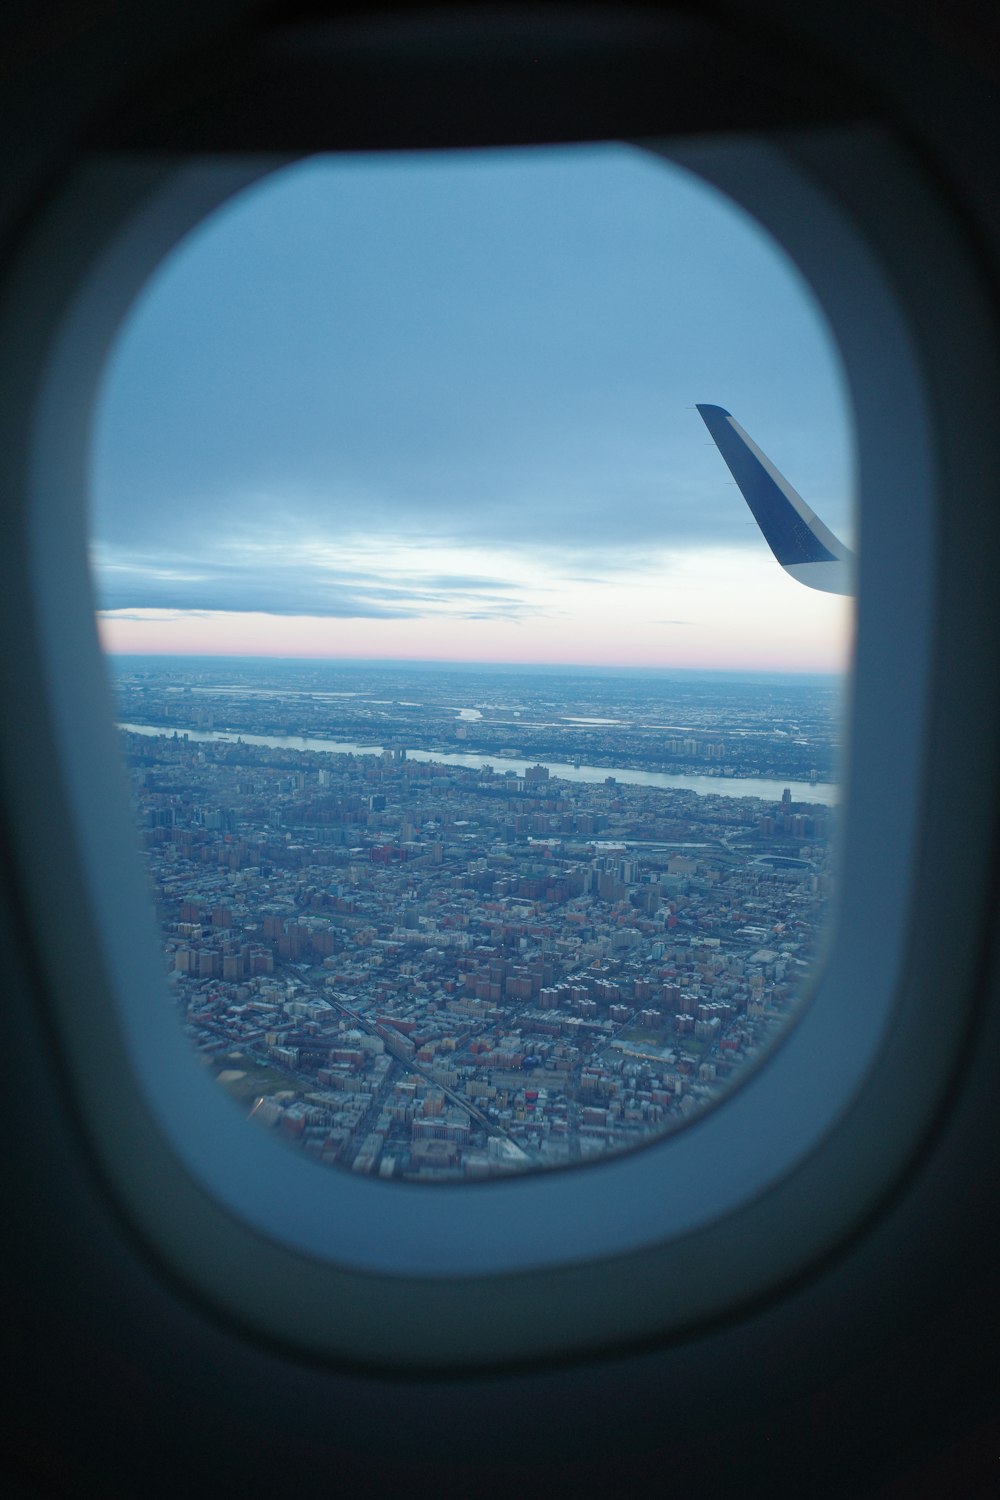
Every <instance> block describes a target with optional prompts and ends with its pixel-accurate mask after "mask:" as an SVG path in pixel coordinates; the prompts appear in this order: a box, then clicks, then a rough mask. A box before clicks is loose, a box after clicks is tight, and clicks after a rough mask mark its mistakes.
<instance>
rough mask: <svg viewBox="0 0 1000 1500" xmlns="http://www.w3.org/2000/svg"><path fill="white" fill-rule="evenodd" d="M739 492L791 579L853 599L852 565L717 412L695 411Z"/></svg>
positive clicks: (746, 439) (742, 436) (782, 481)
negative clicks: (847, 595) (850, 595)
mask: <svg viewBox="0 0 1000 1500" xmlns="http://www.w3.org/2000/svg"><path fill="white" fill-rule="evenodd" d="M696 410H697V411H698V412H700V413H701V418H702V421H703V422H704V423H705V426H706V427H707V428H708V430H709V432H710V433H711V435H712V438H713V440H714V442H715V446H716V447H717V448H718V450H719V452H720V453H721V454H722V456H723V458H724V459H725V461H726V463H727V465H728V467H729V472H730V473H731V474H732V476H733V478H734V479H735V480H736V483H737V484H738V485H739V487H740V489H741V490H742V492H743V498H744V500H745V501H746V503H747V504H748V505H749V507H750V509H751V511H752V512H753V516H754V520H755V521H756V522H757V525H758V526H759V527H760V529H761V531H762V532H763V533H764V540H765V541H766V542H767V545H768V546H769V547H770V549H771V551H772V552H773V553H774V555H775V557H776V558H777V560H778V562H779V563H780V564H781V566H782V567H783V568H784V570H785V572H786V573H787V574H789V576H790V577H792V578H794V579H795V580H796V582H798V583H804V584H805V585H806V587H807V588H811V589H820V590H822V592H823V593H825V594H853V593H854V589H855V582H854V580H855V571H856V559H855V556H854V554H853V552H851V551H850V549H849V548H847V547H845V546H844V544H843V542H841V541H839V540H838V539H837V537H835V536H834V534H833V532H832V531H831V530H830V529H829V527H827V526H824V525H823V522H822V521H821V520H820V519H819V517H818V516H817V515H816V514H815V513H814V512H813V511H811V510H810V509H809V506H808V505H807V504H806V502H805V501H804V500H803V499H802V496H801V495H799V494H797V493H796V492H795V490H793V489H792V486H791V485H790V484H789V483H788V480H787V479H786V478H785V477H784V475H783V474H780V473H779V472H778V470H777V469H776V468H775V467H774V465H773V464H772V462H771V460H770V459H769V458H768V457H767V456H766V454H764V453H762V452H761V451H760V449H759V448H758V447H757V444H756V443H755V442H754V441H753V440H752V439H751V438H750V437H748V436H747V434H746V433H745V432H744V431H743V428H742V427H741V426H740V424H739V423H738V422H737V421H734V419H733V418H732V417H731V416H730V415H729V413H728V412H727V411H725V410H724V409H723V408H722V407H721V406H704V405H700V406H697V407H696Z"/></svg>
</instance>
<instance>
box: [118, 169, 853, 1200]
mask: <svg viewBox="0 0 1000 1500" xmlns="http://www.w3.org/2000/svg"><path fill="white" fill-rule="evenodd" d="M703 402H707V403H713V404H719V405H722V406H725V407H726V408H727V409H728V410H730V411H731V412H732V413H733V415H734V417H735V418H736V419H737V420H738V421H739V423H741V424H742V426H743V427H744V428H745V429H746V430H747V431H748V432H749V433H750V434H751V436H752V437H753V439H754V440H755V441H756V442H757V443H759V444H760V447H761V448H762V449H763V450H764V452H766V453H767V455H768V457H769V458H770V459H771V460H773V461H774V463H776V464H777V465H778V466H779V467H780V469H781V470H782V471H783V472H784V473H786V474H787V475H788V476H789V478H790V479H791V480H792V481H793V483H794V484H795V486H796V488H797V489H798V491H799V492H800V493H801V494H802V495H804V496H805V497H806V499H807V500H808V502H809V504H810V505H811V506H812V508H813V509H814V510H815V511H816V512H817V513H818V514H819V515H820V516H821V517H822V519H823V521H824V522H825V523H826V525H827V526H828V527H829V528H831V530H832V531H833V532H834V533H835V534H836V536H837V537H838V538H841V539H842V540H843V541H844V542H845V543H846V544H847V546H850V545H851V535H850V529H851V520H852V517H851V512H850V506H849V498H850V489H851V460H852V452H851V441H850V431H849V421H848V415H847V405H846V399H845V393H844V387H843V382H842V379H841V375H840V371H839V365H838V361H837V357H836V353H835V350H834V348H833V345H832V343H831V340H830V338H829V335H828V332H827V331H826V328H825V325H824V323H823V320H822V318H821V315H820V314H819V312H818V309H817V308H816V305H815V303H814V301H813V300H812V298H811V296H810V295H809V293H808V292H807V290H806V288H805V286H804V284H803V282H802V281H801V279H800V278H799V277H798V275H797V273H796V272H795V271H794V268H793V267H792V266H791V264H790V263H789V261H788V260H787V258H786V257H785V256H784V255H783V253H782V252H780V251H779V250H778V248H777V247H776V246H775V245H774V243H773V242H772V241H771V240H770V239H769V238H768V237H766V236H765V235H764V234H763V232H762V231H761V230H760V229H759V228H758V227H757V226H756V225H755V224H754V223H753V222H752V221H751V220H750V219H749V218H748V217H747V216H746V215H745V214H743V213H742V212H741V211H739V210H737V209H736V208H735V207H733V206H732V205H731V204H730V203H729V202H728V201H727V200H725V199H724V198H722V197H721V195H719V194H718V193H716V192H715V191H714V190H712V189H710V188H708V187H707V186H705V185H704V184H703V183H701V182H700V181H698V180H697V179H695V178H693V177H691V176H690V175H689V174H687V173H685V172H683V171H681V170H680V169H679V168H675V167H673V166H670V165H669V164H667V163H665V162H664V161H663V160H661V159H659V158H656V157H653V156H651V155H649V154H647V153H645V152H643V151H641V150H639V149H637V148H631V147H624V146H619V145H606V146H587V147H574V148H559V149H555V148H552V149H544V150H543V149H539V150H530V151H518V152H500V151H497V152H468V153H463V154H455V155H449V154H431V155H414V156H405V157H404V156H387V157H365V158H350V157H345V158H316V159H313V160H309V161H306V162H304V163H301V164H300V165H297V166H295V167H292V168H288V169H285V170H283V171H281V172H278V173H276V174H274V175H273V176H272V177H270V178H268V179H267V180H265V181H264V182H263V183H261V184H260V185H258V186H257V187H255V188H254V189H252V190H250V191H248V192H246V193H244V194H242V195H241V196H240V197H239V198H238V199H236V200H234V201H233V202H232V203H230V204H229V205H227V206H226V207H225V208H223V209H222V210H220V211H219V212H218V213H216V214H215V215H214V216H213V217H212V218H211V219H210V220H208V221H206V223H204V224H203V225H202V226H201V227H200V228H199V230H198V231H196V232H195V233H194V234H192V235H190V236H189V237H188V238H187V240H186V241H185V242H184V243H183V244H182V245H181V246H180V247H179V248H178V249H177V250H176V251H175V252H174V253H173V254H171V255H170V256H169V257H168V258H167V259H166V260H165V261H164V263H163V264H162V266H161V267H160V269H159V271H158V273H157V274H156V276H155V277H154V278H153V279H152V280H151V281H150V283H149V284H148V286H147V288H146V290H145V291H144V293H143V296H142V297H141V299H140V300H139V302H138V303H137V305H136V307H135V309H134V311H133V314H132V316H131V317H130V319H129V321H128V323H127V324H126V326H125V327H124V328H123V330H122V332H121V334H120V336H119V339H118V341H117V345H116V347H115V350H114V352H113V355H112V358H111V360H110V361H109V365H108V369H107V373H106V378H105V381H104V384H103V388H102V393H101V401H100V407H99V413H98V418H97V422H96V427H95V443H94V460H93V475H92V480H93V484H92V489H93V496H92V512H91V536H92V558H93V570H94V578H95V585H96V590H97V594H98V599H99V604H100V613H99V621H100V630H101V635H102V640H103V642H104V646H105V648H106V652H107V661H108V666H109V671H110V674H111V677H112V681H113V684H114V690H115V694H116V703H117V712H118V716H119V721H120V725H121V742H122V748H123V752H124V756H125V760H126V763H127V767H128V774H129V777H130V780H131V785H132V789H133V794H134V800H135V810H136V819H137V825H138V830H139V842H140V846H141V849H142V853H143V859H144V861H145V864H146V868H147V870H148V872H149V877H150V883H151V889H152V893H153V899H154V900H155V902H156V909H157V916H158V921H159V924H160V930H161V933H162V940H163V948H164V956H165V965H166V972H167V983H168V985H169V988H170V992H171V995H172V997H173V1003H174V1004H175V1006H176V1010H177V1014H178V1018H179V1022H180V1024H181V1025H183V1027H184V1028H185V1030H186V1032H187V1034H188V1035H189V1037H190V1040H191V1043H192V1047H193V1048H194V1049H195V1051H196V1054H197V1057H198V1059H199V1061H200V1063H201V1064H202V1065H203V1066H204V1067H205V1068H207V1069H210V1070H211V1071H212V1073H213V1075H214V1076H215V1077H216V1078H217V1080H218V1086H219V1087H220V1088H221V1089H223V1090H225V1091H226V1092H227V1093H228V1094H230V1095H231V1096H232V1098H233V1100H234V1102H235V1104H236V1105H237V1106H238V1107H239V1108H240V1109H242V1110H243V1111H244V1112H245V1113H246V1114H247V1115H248V1117H249V1118H251V1119H252V1120H253V1121H254V1122H255V1124H256V1125H257V1126H261V1127H264V1128H266V1129H268V1130H271V1131H273V1132H275V1133H276V1134H277V1135H279V1136H280V1137H281V1138H282V1139H284V1140H286V1141H287V1142H288V1144H289V1146H290V1148H292V1149H295V1150H298V1151H302V1152H305V1153H307V1154H308V1155H309V1156H310V1157H313V1158H315V1159H316V1160H317V1161H318V1162H321V1163H326V1164H329V1165H332V1166H335V1167H339V1168H343V1169H349V1170H351V1171H354V1172H358V1173H368V1174H372V1175H376V1176H378V1177H381V1178H385V1179H387V1180H390V1179H420V1180H424V1179H427V1180H431V1181H451V1180H454V1181H472V1180H476V1179H481V1178H485V1177H491V1176H495V1175H497V1174H501V1173H510V1172H517V1171H524V1170H531V1169H535V1168H544V1167H557V1166H564V1165H570V1164H575V1163H578V1162H581V1161H585V1160H587V1159H590V1158H593V1157H597V1156H602V1155H604V1154H606V1153H607V1152H609V1151H617V1150H621V1149H624V1148H628V1147H631V1146H634V1145H638V1144H641V1143H643V1142H645V1141H648V1140H649V1139H651V1138H653V1137H655V1136H657V1135H659V1134H661V1133H663V1132H665V1131H668V1130H671V1129H675V1128H678V1127H679V1126H680V1125H682V1124H684V1123H685V1122H686V1121H687V1120H689V1119H690V1118H691V1117H692V1116H693V1115H695V1114H696V1113H697V1112H698V1111H699V1110H700V1109H702V1108H704V1107H706V1106H708V1105H710V1104H713V1103H715V1102H717V1101H719V1100H720V1099H721V1098H722V1097H723V1096H724V1094H725V1091H726V1090H727V1089H728V1088H729V1087H730V1086H731V1085H732V1084H733V1083H734V1082H735V1081H736V1080H738V1078H739V1076H740V1074H741V1072H742V1071H744V1070H745V1069H746V1068H747V1066H748V1065H749V1064H750V1063H751V1062H752V1061H753V1060H754V1059H757V1058H759V1057H760V1056H761V1055H762V1054H763V1052H764V1051H765V1050H766V1048H767V1047H768V1046H769V1045H770V1044H771V1043H772V1042H773V1041H774V1039H775V1038H776V1037H778V1036H779V1035H780V1032H781V1029H782V1027H783V1026H784V1025H785V1024H786V1022H787V1021H788V1020H789V1019H790V1018H792V1017H793V1016H794V1013H795V1010H796V1006H797V1005H798V1004H799V1003H800V1002H801V1001H802V999H803V998H804V997H805V996H806V995H807V993H808V990H809V988H810V985H811V983H812V982H813V980H814V978H815V974H816V971H817V970H816V966H817V959H818V957H819V956H821V953H822V948H823V934H824V925H825V923H826V921H827V918H828V914H829V911H830V905H831V901H830V898H831V892H832V881H833V874H834V857H835V847H834V834H835V829H836V821H837V803H838V786H837V775H838V754H839V744H840V727H841V726H840V705H841V697H842V687H843V681H844V675H845V673H846V671H847V670H848V667H849V656H850V646H851V632H852V625H853V614H852V604H851V600H850V598H848V597H843V596H838V595H836V594H830V593H825V592H818V591H816V589H814V588H812V587H809V586H808V584H807V583H805V582H803V581H802V580H801V579H800V578H797V577H795V576H791V575H790V574H789V573H788V572H787V571H785V570H784V569H783V568H782V566H780V565H779V562H778V561H777V560H776V558H775V556H773V555H772V552H771V551H770V550H769V547H768V545H767V542H766V541H765V540H764V537H763V536H762V534H761V531H760V529H759V528H758V525H757V523H756V521H755V520H754V518H753V516H752V514H751V512H750V510H749V509H748V507H747V505H746V504H745V502H744V500H743V497H742V495H741V493H740V489H739V488H738V487H737V484H736V483H735V481H734V480H733V478H732V476H731V474H730V471H729V468H728V467H727V466H726V463H724V462H723V458H722V456H720V452H719V451H718V449H717V448H716V446H715V444H714V442H713V441H712V437H711V436H710V434H709V431H708V429H707V427H706V425H705V424H704V423H703V421H702V419H701V417H700V416H699V413H698V412H697V411H696V410H695V403H703ZM783 560H787V559H783Z"/></svg>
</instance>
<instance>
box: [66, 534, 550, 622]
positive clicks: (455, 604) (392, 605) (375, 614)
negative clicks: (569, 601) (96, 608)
mask: <svg viewBox="0 0 1000 1500" xmlns="http://www.w3.org/2000/svg"><path fill="white" fill-rule="evenodd" d="M243 550H244V553H245V549H243ZM290 550H291V552H292V556H291V559H289V558H286V557H283V556H282V555H281V553H280V552H276V553H275V555H274V556H273V557H272V559H271V560H270V561H269V562H268V563H267V564H263V563H261V561H260V560H259V558H258V557H257V556H256V555H254V549H250V552H251V555H250V556H249V557H247V556H246V555H244V556H243V557H241V556H240V552H241V549H240V548H239V547H238V546H236V547H233V548H232V549H231V551H232V552H233V554H234V560H232V561H227V560H225V559H224V558H222V557H220V556H210V555H208V552H207V549H205V548H202V553H203V555H202V556H201V557H200V558H199V559H198V561H197V563H196V564H195V565H194V566H192V565H191V562H190V560H185V559H181V558H176V559H168V560H163V561H160V560H154V559H152V558H148V557H143V556H135V555H131V556H129V555H124V554H116V553H115V552H114V550H113V549H111V548H108V547H107V546H104V547H98V548H95V549H94V555H93V568H94V577H95V584H96V587H97V592H98V598H99V604H100V608H101V610H102V611H103V612H106V613H107V612H113V613H114V614H115V616H116V617H117V618H119V619H121V618H125V615H124V613H123V612H124V611H129V610H131V611H136V610H141V611H143V614H142V615H141V616H135V618H142V619H148V618H149V615H148V613H146V612H148V611H151V610H156V611H161V612H162V611H184V612H185V613H195V612H202V613H213V614H215V613H254V614H269V615H294V616H300V615H309V616H313V617H328V618H339V619H360V618H365V619H390V620H405V619H416V618H421V617H426V616H429V615H446V616H451V615H454V616H457V617H463V618H472V619H520V618H521V617H522V616H524V615H525V614H526V613H531V612H532V611H531V609H530V607H529V606H528V604H527V603H526V601H525V600H524V599H523V598H521V597H520V596H519V595H518V593H517V585H516V583H514V582H513V581H511V580H509V579H503V578H491V577H488V576H484V575H464V574H460V573H459V574H455V575H450V574H441V573H434V574H431V575H427V576H423V575H420V574H419V573H415V574H412V575H407V576H401V575H400V574H398V573H395V574H394V573H393V571H392V570H391V569H387V571H386V573H384V574H382V575H380V574H378V573H376V572H372V571H368V570H359V569H351V568H344V569H338V568H333V567H329V566H326V565H323V564H318V563H315V562H308V561H303V560H301V559H300V558H298V557H297V556H296V555H295V549H290Z"/></svg>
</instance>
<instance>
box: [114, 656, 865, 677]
mask: <svg viewBox="0 0 1000 1500" xmlns="http://www.w3.org/2000/svg"><path fill="white" fill-rule="evenodd" d="M103 655H104V656H105V657H106V658H108V659H110V660H133V661H146V662H157V661H190V662H234V663H236V662H256V663H268V662H270V663H279V662H280V663H295V664H299V665H304V666H341V667H395V668H399V667H457V668H462V669H465V670H469V671H482V670H496V669H505V670H508V671H514V672H545V671H550V672H565V671H572V672H603V673H616V672H645V673H660V674H670V673H676V674H683V675H686V676H691V675H701V676H706V677H715V676H720V675H726V676H740V677H748V676H766V677H829V678H833V679H839V678H843V677H846V676H848V675H849V673H850V667H847V668H845V669H844V670H843V671H840V672H838V671H832V670H830V669H829V668H822V667H814V668H808V667H797V668H796V667H777V666H774V667H765V666H753V667H737V666H733V667H709V666H692V667H683V666H674V665H670V666H649V665H643V664H641V663H617V662H611V663H609V662H559V661H552V662H523V661H521V662H519V661H495V660H490V661H469V660H468V659H465V658H461V657H395V656H274V655H267V656H261V655H254V654H253V653H250V652H245V653H244V652H239V653H237V652H222V653H212V652H194V651H148V652H143V651H112V650H106V651H104V652H103Z"/></svg>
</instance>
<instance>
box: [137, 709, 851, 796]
mask: <svg viewBox="0 0 1000 1500" xmlns="http://www.w3.org/2000/svg"><path fill="white" fill-rule="evenodd" d="M118 727H119V729H125V730H127V731H128V732H129V733H131V734H149V735H158V734H165V735H172V734H173V733H174V732H175V731H174V729H173V728H172V727H171V728H166V727H165V726H163V725H158V726H157V725H153V724H119V726H118ZM176 733H177V734H179V735H181V736H182V737H183V736H187V738H188V739H189V740H193V741H213V742H221V743H224V744H235V743H236V741H237V740H238V739H239V740H242V741H243V743H244V744H245V745H267V746H269V747H270V748H271V749H273V750H312V751H320V752H321V753H323V752H325V753H326V754H331V755H381V754H382V751H383V746H381V745H366V744H357V743H355V742H354V741H352V740H324V739H316V738H310V737H308V736H305V735H291V734H239V735H237V734H231V733H224V732H223V731H221V730H216V729H177V730H176ZM406 756H407V759H408V760H415V761H432V762H433V763H434V764H435V765H443V766H463V767H465V769H467V770H473V771H474V770H482V769H483V767H484V766H492V767H493V768H494V770H496V771H498V772H500V773H502V772H504V771H516V772H517V774H518V775H519V776H523V775H524V773H525V771H526V770H527V769H528V767H529V766H534V765H543V766H545V767H546V768H547V769H548V772H549V775H550V776H557V777H559V778H560V780H562V781H585V782H595V781H596V782H602V781H606V780H607V778H608V777H609V776H613V777H614V779H615V780H616V781H620V782H622V783H623V784H624V785H626V786H659V787H671V788H673V789H675V790H680V791H688V792H697V793H698V795H699V796H702V797H706V796H715V797H760V798H761V799H762V800H763V801H765V802H777V801H779V800H780V798H781V794H782V792H783V791H784V789H785V787H788V789H789V791H790V792H791V794H792V801H793V802H814V803H818V804H820V805H821V806H824V807H831V806H834V805H835V804H836V803H837V802H838V801H839V798H840V788H839V787H838V786H836V785H833V784H831V783H829V782H817V784H816V785H815V786H813V785H812V784H811V783H810V782H808V781H788V780H785V779H781V780H776V779H774V778H770V777H767V776H680V775H677V774H675V773H674V772H672V771H643V770H637V769H636V768H635V767H632V766H575V765H570V764H569V763H568V762H567V761H551V760H550V761H545V760H543V761H535V760H520V759H517V758H515V757H514V756H507V755H474V754H471V753H469V752H459V753H454V752H451V751H444V750H410V749H408V750H407V752H406Z"/></svg>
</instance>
